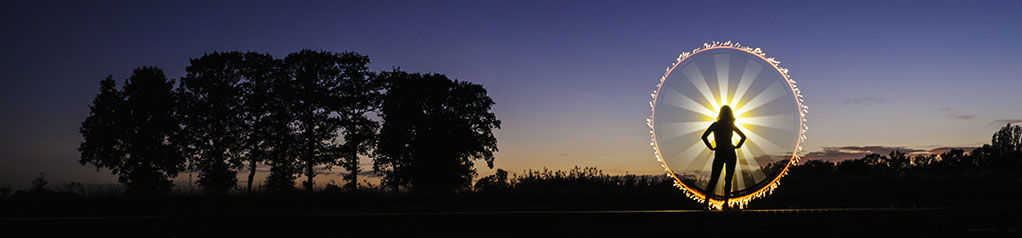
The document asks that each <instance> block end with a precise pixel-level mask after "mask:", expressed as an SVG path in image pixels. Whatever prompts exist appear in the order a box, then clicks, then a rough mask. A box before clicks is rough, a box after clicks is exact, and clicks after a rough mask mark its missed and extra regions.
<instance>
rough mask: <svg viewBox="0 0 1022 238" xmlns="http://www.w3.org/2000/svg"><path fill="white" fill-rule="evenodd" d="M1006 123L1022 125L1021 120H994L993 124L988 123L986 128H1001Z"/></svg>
mask: <svg viewBox="0 0 1022 238" xmlns="http://www.w3.org/2000/svg"><path fill="white" fill-rule="evenodd" d="M1008 123H1011V124H1016V125H1018V124H1020V123H1022V119H1001V120H994V121H993V122H990V124H989V125H987V126H1003V125H1006V124H1008Z"/></svg>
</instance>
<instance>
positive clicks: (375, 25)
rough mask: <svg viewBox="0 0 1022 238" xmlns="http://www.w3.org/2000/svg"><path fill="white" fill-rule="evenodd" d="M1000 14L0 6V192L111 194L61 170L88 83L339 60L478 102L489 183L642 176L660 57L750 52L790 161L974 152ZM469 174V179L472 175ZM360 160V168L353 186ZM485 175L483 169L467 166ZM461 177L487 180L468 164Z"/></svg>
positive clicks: (997, 54) (996, 88)
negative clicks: (795, 100)
mask: <svg viewBox="0 0 1022 238" xmlns="http://www.w3.org/2000/svg"><path fill="white" fill-rule="evenodd" d="M1020 8H1022V2H1019V1H835V2H831V1H749V2H743V1H728V2H727V3H722V2H719V1H706V2H694V1H667V2H651V1H650V2H647V1H577V2H573V1H453V2H447V1H407V2H406V1H331V2H315V1H302V2H300V3H294V2H290V1H280V2H269V1H267V2H263V1H252V2H231V1H194V2H191V1H144V2H138V1H123V2H120V1H68V2H61V1H3V2H0V35H2V36H0V57H3V60H4V62H3V63H2V64H0V185H4V184H6V185H11V186H15V187H23V186H27V184H29V182H30V181H31V180H32V178H35V177H37V176H39V173H45V174H46V177H47V179H48V180H50V182H51V184H62V183H68V182H72V181H74V182H82V183H116V177H115V176H113V175H110V174H109V171H108V170H100V171H97V170H96V169H95V168H94V167H92V166H91V165H89V166H82V165H80V164H79V163H78V158H79V154H78V152H77V150H76V148H77V146H78V144H79V143H80V142H81V140H82V138H81V135H80V134H79V133H78V128H79V126H80V124H81V122H82V121H83V120H84V119H85V117H86V116H87V115H88V110H89V109H88V104H89V103H90V102H91V101H92V98H93V97H94V96H95V95H96V93H97V92H98V89H99V81H100V80H101V79H103V78H104V77H106V76H107V75H113V76H114V78H115V79H117V80H119V81H121V82H123V80H124V79H125V78H127V77H128V76H129V75H130V73H131V71H132V69H134V68H136V67H140V66H146V65H150V66H158V67H161V68H163V70H164V71H165V72H166V73H167V75H168V77H171V78H179V77H181V76H183V75H184V68H185V66H186V65H187V63H188V59H190V58H196V57H199V56H202V55H203V54H204V53H208V52H213V51H231V50H239V51H256V52H269V53H271V54H273V55H275V56H277V57H283V56H285V55H287V54H288V53H290V52H294V51H297V50H300V49H318V50H329V51H336V52H341V51H354V52H358V53H360V54H365V55H368V56H369V57H370V59H371V60H372V63H371V65H370V68H371V69H372V70H389V69H391V68H394V67H400V68H401V69H402V70H405V71H410V72H423V73H426V72H436V73H442V74H446V75H447V76H449V77H452V78H455V79H458V80H464V81H470V82H474V83H478V84H481V85H483V86H484V87H485V88H486V89H487V90H488V92H489V95H490V96H491V97H492V98H493V99H494V101H495V102H496V105H495V106H494V108H493V112H494V113H495V114H496V115H497V117H498V118H499V119H500V120H501V121H502V122H503V124H502V127H501V129H500V130H499V131H497V132H496V137H497V140H498V147H499V149H500V151H499V152H498V153H496V161H495V163H494V168H502V169H504V170H507V171H510V172H519V173H520V172H521V171H523V170H526V169H542V168H550V169H569V168H572V167H574V166H581V167H585V166H594V167H597V168H599V169H602V170H603V171H604V172H606V173H610V174H624V173H630V174H658V173H661V172H662V168H661V166H660V164H659V163H658V162H657V161H656V160H655V158H654V157H653V153H652V149H651V147H650V146H649V130H648V128H647V127H646V125H645V119H646V118H647V117H649V115H650V110H649V106H648V101H649V93H650V92H651V91H652V90H653V89H655V88H656V83H657V81H658V80H659V78H660V76H661V75H662V74H663V72H664V68H665V67H667V66H669V65H670V64H671V63H673V61H674V59H675V58H676V57H677V56H678V54H679V53H681V52H683V51H689V50H692V49H694V48H696V47H699V46H701V45H702V44H703V43H705V42H711V41H721V42H723V41H737V42H741V43H742V44H743V45H749V46H753V47H758V48H762V49H763V51H764V52H766V53H767V55H768V56H769V57H776V58H777V59H778V60H780V61H781V66H783V67H786V68H788V69H790V70H791V71H790V72H789V73H790V75H791V76H792V78H793V79H794V80H796V81H798V82H799V84H798V85H799V88H800V89H801V90H802V94H803V95H804V96H805V99H806V105H808V106H809V114H808V115H807V119H808V126H809V129H808V131H807V134H806V136H807V140H806V142H805V143H804V147H805V152H806V153H813V152H817V153H819V154H828V153H829V154H833V153H837V152H840V151H846V150H847V151H851V152H862V151H863V149H867V150H871V151H872V150H876V151H878V152H879V151H883V150H884V148H887V149H890V148H909V149H912V150H922V151H925V150H929V149H934V148H940V147H970V146H978V145H981V144H983V143H989V140H990V136H991V135H992V134H993V132H994V131H996V130H997V129H998V128H999V127H1000V126H1002V125H1003V124H1005V123H1007V122H1016V123H1017V122H1019V121H1022V110H1020V109H1022V106H1019V104H1018V102H1020V101H1022V94H1020V93H1019V89H1020V88H1022V76H1020V75H1022V45H1020V44H1019V42H1022V30H1019V29H1022V14H1019V11H1018V9H1020ZM480 162H481V161H480ZM369 163H370V162H368V160H365V163H364V164H365V165H366V168H367V169H368V168H369V167H368V165H369ZM479 164H480V165H481V164H485V163H479ZM477 168H478V169H479V174H480V175H487V174H492V173H493V170H492V169H490V168H486V167H485V166H477Z"/></svg>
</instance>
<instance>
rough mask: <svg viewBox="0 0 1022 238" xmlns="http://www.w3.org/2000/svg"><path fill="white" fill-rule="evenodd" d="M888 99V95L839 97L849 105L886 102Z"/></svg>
mask: <svg viewBox="0 0 1022 238" xmlns="http://www.w3.org/2000/svg"><path fill="white" fill-rule="evenodd" d="M889 100H891V98H889V97H876V96H867V97H857V98H845V99H841V102H842V103H844V104H845V105H851V104H873V103H882V102H886V101H889Z"/></svg>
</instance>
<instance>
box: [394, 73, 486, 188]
mask: <svg viewBox="0 0 1022 238" xmlns="http://www.w3.org/2000/svg"><path fill="white" fill-rule="evenodd" d="M380 77H381V79H382V80H384V81H385V82H386V83H387V87H386V94H385V95H384V96H383V104H382V107H381V111H380V114H381V117H382V119H383V126H382V128H381V129H380V135H379V142H378V143H377V145H376V151H375V152H376V160H375V161H374V168H375V169H376V170H377V171H379V172H381V173H383V174H384V175H385V176H386V177H384V183H385V184H386V185H389V186H391V187H395V188H396V187H408V188H411V189H412V190H413V191H426V192H441V193H444V192H452V191H455V190H458V189H465V188H468V187H469V186H470V185H471V183H472V178H473V177H474V176H475V175H476V171H475V168H474V167H473V166H474V165H475V160H478V159H482V160H483V161H485V162H486V165H487V166H488V167H490V168H492V167H493V158H494V157H493V153H494V152H496V151H497V140H496V138H495V137H494V136H493V130H494V129H499V128H500V120H497V118H496V116H495V115H494V114H493V112H491V111H490V109H491V108H492V107H493V104H494V102H493V100H492V99H491V98H490V97H489V96H487V95H486V89H484V88H483V87H482V85H478V84H473V83H469V82H464V81H457V80H451V79H448V78H447V76H444V75H442V74H418V73H406V72H402V71H398V70H394V71H392V72H384V73H382V74H381V75H380Z"/></svg>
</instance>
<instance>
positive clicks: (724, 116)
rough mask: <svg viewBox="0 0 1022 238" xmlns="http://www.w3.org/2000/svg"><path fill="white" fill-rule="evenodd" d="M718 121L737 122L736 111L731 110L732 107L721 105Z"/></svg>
mask: <svg viewBox="0 0 1022 238" xmlns="http://www.w3.org/2000/svg"><path fill="white" fill-rule="evenodd" d="M717 121H718V122H729V123H734V122H735V113H734V112H731V107H729V106H728V105H724V106H721V107H720V114H718V115H717Z"/></svg>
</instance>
